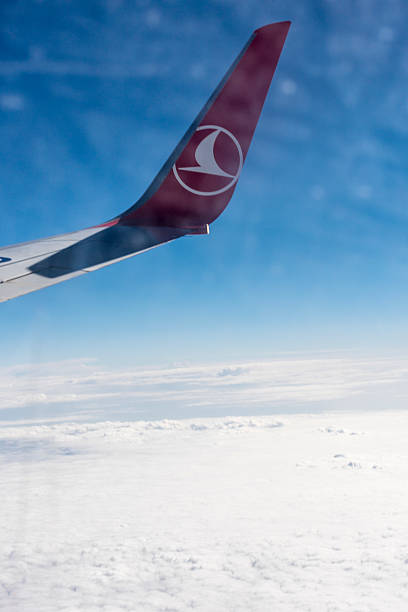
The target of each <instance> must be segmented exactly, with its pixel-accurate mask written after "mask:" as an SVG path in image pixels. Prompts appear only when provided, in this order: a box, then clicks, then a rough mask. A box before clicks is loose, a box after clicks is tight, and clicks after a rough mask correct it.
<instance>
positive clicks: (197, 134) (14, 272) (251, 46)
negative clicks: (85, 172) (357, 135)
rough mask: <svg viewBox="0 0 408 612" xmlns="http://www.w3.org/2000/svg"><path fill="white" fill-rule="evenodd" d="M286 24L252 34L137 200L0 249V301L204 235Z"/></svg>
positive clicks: (221, 204)
mask: <svg viewBox="0 0 408 612" xmlns="http://www.w3.org/2000/svg"><path fill="white" fill-rule="evenodd" d="M289 26H290V22H281V23H275V24H271V25H268V26H265V27H263V28H260V29H258V30H255V32H254V33H253V34H252V36H251V38H250V39H249V41H248V43H247V44H246V45H245V47H244V49H243V50H242V51H241V53H240V54H239V55H238V57H237V58H236V60H235V61H234V63H233V65H232V66H231V68H230V69H229V70H228V72H227V74H226V75H225V77H224V78H223V79H222V81H221V82H220V84H219V85H218V87H217V88H216V90H215V91H214V93H213V94H212V96H211V97H210V99H209V100H208V102H207V104H205V106H204V107H203V109H202V110H201V112H200V113H199V114H198V116H197V117H196V119H195V120H194V122H193V123H192V125H191V126H190V128H189V129H188V130H187V132H186V134H185V135H184V136H183V138H182V139H181V141H180V142H179V144H178V145H177V146H176V148H175V149H174V151H173V153H172V154H171V155H170V157H169V159H168V160H167V162H166V163H165V164H164V166H163V167H162V169H161V170H160V172H159V173H158V175H157V176H156V177H155V179H154V180H153V182H152V183H151V185H150V186H149V188H148V189H147V190H146V192H145V193H144V194H143V195H142V197H141V198H140V199H139V200H138V201H137V202H136V203H135V204H134V205H133V206H132V207H131V208H129V209H128V210H126V211H125V212H124V213H122V214H121V215H119V216H118V217H115V218H114V219H112V220H111V221H108V222H106V223H103V224H101V225H97V226H94V227H91V228H88V229H84V230H80V231H77V232H72V233H70V234H61V235H59V236H54V237H51V238H46V239H42V240H35V241H32V242H25V243H21V244H17V245H13V246H9V247H4V248H0V302H3V301H6V300H10V299H12V298H14V297H18V296H20V295H24V294H25V293H30V292H32V291H36V290H37V289H42V288H44V287H48V286H50V285H54V284H56V283H60V282H62V281H64V280H68V279H70V278H74V277H76V276H79V275H81V274H85V273H86V272H91V271H93V270H97V269H99V268H102V267H104V266H107V265H110V264H112V263H115V262H117V261H120V260H122V259H126V258H127V257H132V256H133V255H136V254H137V253H141V252H144V251H147V250H149V249H152V248H154V247H156V246H158V245H161V244H164V243H166V242H170V241H172V240H175V239H177V238H180V237H182V236H185V235H187V234H207V233H208V231H209V230H208V224H209V223H212V222H213V221H214V220H215V219H216V218H217V217H218V216H219V215H220V214H221V213H222V211H223V210H224V208H225V207H226V206H227V204H228V202H229V200H230V199H231V196H232V194H233V192H234V189H235V186H236V184H237V181H238V178H239V175H240V172H241V170H242V166H243V163H244V161H245V158H246V155H247V152H248V148H249V145H250V142H251V140H252V136H253V133H254V130H255V128H256V124H257V122H258V119H259V115H260V113H261V110H262V107H263V104H264V101H265V97H266V94H267V92H268V89H269V86H270V82H271V80H272V77H273V74H274V72H275V68H276V65H277V63H278V60H279V56H280V54H281V51H282V48H283V45H284V42H285V39H286V35H287V32H288V29H289Z"/></svg>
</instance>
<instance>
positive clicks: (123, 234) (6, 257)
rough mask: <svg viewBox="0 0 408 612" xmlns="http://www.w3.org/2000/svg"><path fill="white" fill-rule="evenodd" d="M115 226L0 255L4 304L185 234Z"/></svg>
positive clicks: (0, 297)
mask: <svg viewBox="0 0 408 612" xmlns="http://www.w3.org/2000/svg"><path fill="white" fill-rule="evenodd" d="M185 233H186V232H185V230H178V229H175V228H151V227H127V226H125V225H114V226H108V227H103V226H102V227H96V228H89V229H87V230H81V231H79V232H74V233H71V234H62V235H61V236H55V237H53V238H49V239H47V240H38V241H34V242H26V243H23V244H21V245H16V246H13V247H8V248H5V249H2V250H1V252H0V302H3V301H6V300H10V299H12V298H14V297H18V296H19V295H24V294H25V293H30V292H31V291H36V290H37V289H42V288H44V287H49V286H50V285H55V284H56V283H60V282H62V281H65V280H68V279H70V278H74V277H75V276H79V275H81V274H84V273H85V272H90V271H92V270H97V269H98V268H102V267H104V266H107V265H110V264H112V263H115V262H117V261H120V260H122V259H126V258H128V257H132V256H133V255H136V254H137V253H141V252H143V251H147V250H149V249H152V248H154V247H155V246H158V245H159V244H163V243H165V242H169V241H171V240H175V239H176V238H179V237H180V236H184V235H185Z"/></svg>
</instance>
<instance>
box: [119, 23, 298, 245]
mask: <svg viewBox="0 0 408 612" xmlns="http://www.w3.org/2000/svg"><path fill="white" fill-rule="evenodd" d="M289 26H290V22H289V21H284V22H281V23H274V24H271V25H267V26H265V27H262V28H259V29H258V30H255V32H254V33H253V34H252V36H251V38H250V39H249V41H248V43H247V44H246V45H245V47H244V49H243V50H242V52H241V53H240V55H239V56H238V57H237V59H236V60H235V62H234V64H233V65H232V67H231V68H230V70H229V71H228V72H227V74H226V75H225V77H224V79H223V80H222V81H221V83H220V85H219V86H218V87H217V89H216V90H215V92H214V93H213V95H212V96H211V98H210V99H209V101H208V102H207V104H206V105H205V106H204V108H203V109H202V111H201V112H200V114H199V115H198V117H197V118H196V120H195V121H194V123H193V124H192V126H191V127H190V128H189V130H188V131H187V133H186V134H185V136H184V137H183V139H182V140H181V141H180V143H179V144H178V146H177V147H176V149H175V150H174V152H173V154H172V155H171V156H170V157H169V159H168V160H167V162H166V164H165V165H164V166H163V168H162V170H161V171H160V173H159V174H158V175H157V177H156V178H155V179H154V181H153V183H152V184H151V185H150V187H149V189H148V190H147V191H146V193H145V194H144V195H143V196H142V197H141V198H140V200H139V201H138V202H136V204H134V206H132V207H131V208H130V209H129V210H127V211H126V212H125V213H123V214H122V215H121V216H120V217H119V218H117V219H115V221H116V222H118V223H120V224H125V225H148V226H160V227H163V226H166V227H177V228H180V229H181V228H185V229H186V230H187V232H186V233H189V232H188V230H189V229H190V232H191V230H193V228H200V227H205V226H206V225H207V224H208V223H212V221H214V220H215V219H216V218H217V217H218V216H219V215H220V214H221V213H222V211H223V210H224V208H225V207H226V206H227V204H228V202H229V200H230V199H231V196H232V194H233V192H234V189H235V187H236V184H237V181H238V178H239V175H240V173H241V170H242V166H243V163H244V161H245V158H246V155H247V152H248V148H249V145H250V142H251V140H252V136H253V134H254V131H255V128H256V125H257V123H258V119H259V116H260V113H261V110H262V107H263V104H264V101H265V98H266V94H267V92H268V89H269V86H270V83H271V80H272V77H273V75H274V72H275V69H276V66H277V63H278V60H279V57H280V54H281V51H282V48H283V45H284V42H285V39H286V35H287V33H288V30H289Z"/></svg>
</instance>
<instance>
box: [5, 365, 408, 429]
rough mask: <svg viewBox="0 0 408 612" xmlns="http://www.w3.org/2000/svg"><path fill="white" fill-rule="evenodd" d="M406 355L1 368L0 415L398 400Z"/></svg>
mask: <svg viewBox="0 0 408 612" xmlns="http://www.w3.org/2000/svg"><path fill="white" fill-rule="evenodd" d="M407 393H408V359H406V358H393V359H391V358H383V359H373V358H371V359H370V358H357V357H323V356H320V357H309V358H306V357H292V358H289V357H288V358H281V359H275V360H267V361H253V362H239V363H218V364H203V365H174V366H172V367H161V368H160V367H156V368H143V367H135V368H130V367H128V368H126V369H115V368H107V367H104V366H102V365H100V364H98V363H97V362H95V361H91V360H86V359H83V360H73V361H63V362H56V363H47V364H39V365H27V366H14V367H9V368H1V369H0V405H1V408H2V410H1V411H0V418H1V417H3V419H4V418H6V419H13V418H17V419H18V418H22V417H23V416H24V417H25V418H30V417H45V416H48V417H51V416H52V417H61V418H67V415H68V414H72V415H75V416H76V417H78V416H81V414H82V417H83V418H98V419H99V418H109V419H112V418H115V419H116V418H138V419H140V418H151V417H153V418H164V417H171V416H177V417H179V416H184V417H187V416H205V415H225V414H231V413H234V414H257V413H258V414H259V413H267V412H276V411H277V410H288V411H294V410H295V411H296V410H300V411H304V410H307V411H315V410H325V409H329V408H332V407H339V406H344V407H345V406H352V407H370V406H371V407H372V406H375V405H376V406H378V407H381V408H384V407H387V405H384V402H383V398H384V396H386V397H387V398H388V399H392V402H393V405H394V406H395V402H397V404H398V405H400V404H401V402H402V403H403V404H404V403H405V400H406V397H407Z"/></svg>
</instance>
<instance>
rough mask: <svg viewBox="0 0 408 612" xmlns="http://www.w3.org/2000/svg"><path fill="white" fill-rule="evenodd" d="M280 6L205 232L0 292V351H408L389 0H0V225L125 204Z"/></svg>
mask: <svg viewBox="0 0 408 612" xmlns="http://www.w3.org/2000/svg"><path fill="white" fill-rule="evenodd" d="M286 19H290V20H292V22H293V25H292V28H291V30H290V32H289V36H288V39H287V42H286V46H285V49H284V52H283V55H282V57H281V61H280V64H279V66H278V70H277V72H276V75H275V78H274V81H273V83H272V88H271V92H270V95H269V96H268V99H267V102H266V105H265V108H264V112H263V115H262V117H261V120H260V123H259V125H258V129H257V132H256V134H255V138H254V141H253V143H252V146H251V150H250V153H249V155H248V159H247V162H246V164H245V167H244V171H243V173H242V176H241V179H240V182H239V185H238V187H237V189H236V192H235V195H234V197H233V199H232V201H231V203H230V205H229V207H228V208H227V210H226V211H225V212H224V214H223V215H222V216H221V217H220V218H219V219H218V220H217V221H216V222H215V223H214V224H213V225H212V227H211V234H210V236H208V237H205V236H204V237H190V238H186V239H182V240H179V241H176V242H175V243H173V244H171V245H167V246H164V247H161V248H158V249H155V250H153V251H151V252H149V253H147V254H143V255H140V256H137V257H135V258H133V259H130V260H128V261H125V262H123V263H120V264H118V265H114V266H111V267H109V268H106V269H105V270H102V271H100V272H96V273H93V274H90V275H86V277H83V278H79V279H76V280H74V281H70V282H67V283H63V284H61V285H59V286H56V287H54V288H51V289H47V290H44V291H41V292H37V293H34V294H31V295H28V296H25V297H22V298H19V299H17V300H12V301H10V302H7V303H4V304H1V307H0V309H1V313H0V317H1V323H0V325H1V347H2V362H3V365H9V364H18V363H35V362H38V361H40V362H42V361H58V360H64V359H72V358H75V359H77V358H80V359H82V358H85V357H86V358H95V359H97V360H98V361H100V362H102V363H107V364H110V365H112V364H117V365H119V366H127V365H128V364H136V365H145V364H167V363H174V362H180V361H181V362H186V361H193V362H194V361H202V362H209V361H214V360H215V361H216V360H239V359H258V358H259V359H262V358H269V357H271V356H273V355H276V354H278V353H282V352H283V353H290V352H293V351H294V352H298V351H303V352H313V351H319V350H324V351H344V350H345V351H350V350H351V351H353V350H359V351H366V352H368V353H371V354H377V353H380V352H384V351H397V350H398V351H404V349H405V346H406V342H407V340H408V325H407V321H408V317H407V310H408V308H407V307H408V292H407V280H408V243H407V236H406V234H407V229H406V227H407V221H408V214H407V210H408V209H407V203H406V194H407V193H408V172H407V166H408V161H407V155H406V150H407V144H408V128H407V125H408V124H407V119H408V85H407V72H408V38H407V36H406V33H405V25H404V24H405V23H406V22H407V19H408V6H407V5H406V4H405V3H404V2H403V0H390V1H389V2H387V3H382V2H376V1H372V2H367V1H363V0H357V1H351V0H345V1H343V2H341V3H340V2H336V1H334V0H333V1H330V0H325V1H323V0H321V1H317V0H313V1H312V0H308V1H302V2H294V1H292V2H290V1H285V2H283V1H265V2H258V1H252V0H245V1H243V0H242V1H241V0H238V1H237V0H234V1H229V0H219V1H215V0H210V1H206V2H198V1H197V2H193V1H191V2H185V1H179V0H172V1H167V2H165V1H163V2H155V1H152V2H149V1H147V0H144V1H134V2H126V1H120V0H106V1H105V2H103V1H89V2H82V1H79V0H77V1H74V0H73V1H70V2H68V1H64V2H63V1H56V2H47V1H36V2H29V1H28V0H27V1H23V2H15V1H14V0H13V1H7V0H4V1H3V2H2V3H1V7H0V32H1V38H0V53H1V56H0V139H1V149H2V155H1V163H0V210H1V215H2V217H1V218H2V222H1V224H0V244H2V245H7V244H12V243H15V242H21V241H25V240H30V239H35V238H40V237H43V236H48V235H52V234H57V233H62V232H68V231H73V230H76V229H80V228H82V227H86V226H89V225H92V224H95V223H98V222H102V221H104V220H106V219H109V218H111V217H112V216H114V215H115V214H116V213H118V212H120V211H121V210H124V209H126V208H127V207H128V206H129V205H130V204H131V203H133V202H134V201H135V200H136V199H137V198H138V197H139V196H140V195H141V193H142V192H143V191H144V189H145V188H146V186H147V185H148V183H149V181H150V180H151V178H152V177H153V176H154V174H155V173H156V172H157V170H158V169H159V167H160V166H161V164H162V163H163V161H164V160H165V159H166V158H167V156H168V154H169V153H170V151H171V150H172V148H173V146H174V145H175V143H176V142H177V141H178V139H179V138H180V136H181V135H182V134H183V133H184V131H185V129H186V128H187V126H188V125H189V124H190V122H191V120H192V119H193V118H194V116H195V115H196V113H197V112H198V111H199V110H200V108H201V106H202V104H203V103H204V102H205V101H206V99H207V98H208V96H209V94H210V93H211V91H212V90H213V88H214V87H215V86H216V85H217V83H218V81H219V80H220V78H221V77H222V76H223V74H224V72H225V71H226V69H227V68H228V66H229V65H230V63H231V62H232V61H233V59H234V57H235V56H236V54H237V53H238V52H239V51H240V49H241V48H242V46H243V45H244V43H245V42H246V40H247V39H248V37H249V36H250V34H251V32H252V30H253V29H254V28H256V27H259V26H261V25H264V24H266V23H270V22H273V21H279V20H286Z"/></svg>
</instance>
